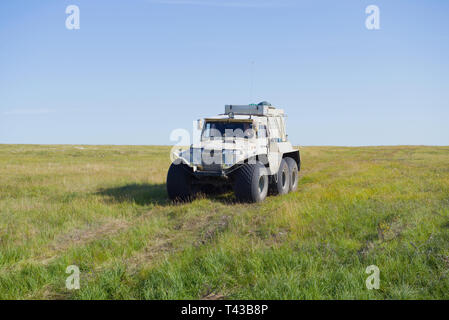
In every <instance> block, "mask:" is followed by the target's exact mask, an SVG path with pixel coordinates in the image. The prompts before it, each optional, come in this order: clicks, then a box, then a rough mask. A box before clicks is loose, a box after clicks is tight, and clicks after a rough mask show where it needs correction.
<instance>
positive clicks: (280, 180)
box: [273, 159, 290, 195]
mask: <svg viewBox="0 0 449 320" xmlns="http://www.w3.org/2000/svg"><path fill="white" fill-rule="evenodd" d="M276 175H277V177H276V179H275V182H274V186H273V192H274V194H279V195H282V194H286V193H288V191H289V190H290V172H289V170H288V164H287V161H285V159H282V161H281V164H280V165H279V170H278V172H277V174H276Z"/></svg>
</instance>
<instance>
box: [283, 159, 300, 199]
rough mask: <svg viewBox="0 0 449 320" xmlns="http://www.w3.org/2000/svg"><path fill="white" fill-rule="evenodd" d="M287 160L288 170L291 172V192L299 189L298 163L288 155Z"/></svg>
mask: <svg viewBox="0 0 449 320" xmlns="http://www.w3.org/2000/svg"><path fill="white" fill-rule="evenodd" d="M285 161H286V162H287V165H288V172H289V173H290V187H289V192H293V191H296V189H298V165H297V164H296V161H295V160H294V159H293V158H290V157H287V158H285Z"/></svg>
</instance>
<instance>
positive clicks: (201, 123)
mask: <svg viewBox="0 0 449 320" xmlns="http://www.w3.org/2000/svg"><path fill="white" fill-rule="evenodd" d="M196 124H197V128H198V130H203V127H204V121H203V119H198V120H197V122H196Z"/></svg>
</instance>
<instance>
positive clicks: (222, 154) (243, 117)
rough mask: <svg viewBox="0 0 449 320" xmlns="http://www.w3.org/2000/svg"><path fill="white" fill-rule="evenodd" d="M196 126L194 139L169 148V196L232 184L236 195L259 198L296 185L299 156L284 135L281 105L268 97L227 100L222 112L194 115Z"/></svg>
mask: <svg viewBox="0 0 449 320" xmlns="http://www.w3.org/2000/svg"><path fill="white" fill-rule="evenodd" d="M198 129H200V130H201V139H200V141H199V142H198V143H194V144H192V145H191V146H190V148H189V149H187V150H185V149H184V150H182V149H179V150H174V151H173V154H172V159H174V161H173V163H172V164H171V166H170V169H169V170H168V175H167V192H168V196H169V197H170V199H172V200H178V201H188V200H191V199H193V198H194V196H195V195H196V194H197V193H198V192H204V193H206V194H207V193H208V192H210V191H213V190H217V189H226V188H230V187H233V189H234V193H235V196H236V198H237V200H239V201H245V202H259V201H262V200H264V199H265V197H266V196H267V194H268V191H269V190H271V192H272V193H274V194H286V193H288V192H291V191H295V190H296V189H297V187H298V172H299V170H300V164H301V160H300V155H299V150H297V149H294V148H293V147H292V144H291V143H290V142H289V141H288V140H287V134H286V130H285V116H284V111H283V110H282V109H278V108H275V107H272V106H271V104H269V103H268V102H261V103H259V104H257V105H255V104H252V105H226V106H225V113H224V114H222V115H219V116H216V117H212V118H206V119H201V120H198Z"/></svg>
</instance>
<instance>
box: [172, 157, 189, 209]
mask: <svg viewBox="0 0 449 320" xmlns="http://www.w3.org/2000/svg"><path fill="white" fill-rule="evenodd" d="M167 193H168V197H169V198H170V200H173V201H182V202H185V201H191V200H192V199H193V197H194V195H195V193H194V191H193V188H192V169H191V168H190V167H189V166H188V165H186V164H184V163H179V164H175V163H172V164H171V166H170V169H168V174H167Z"/></svg>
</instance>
